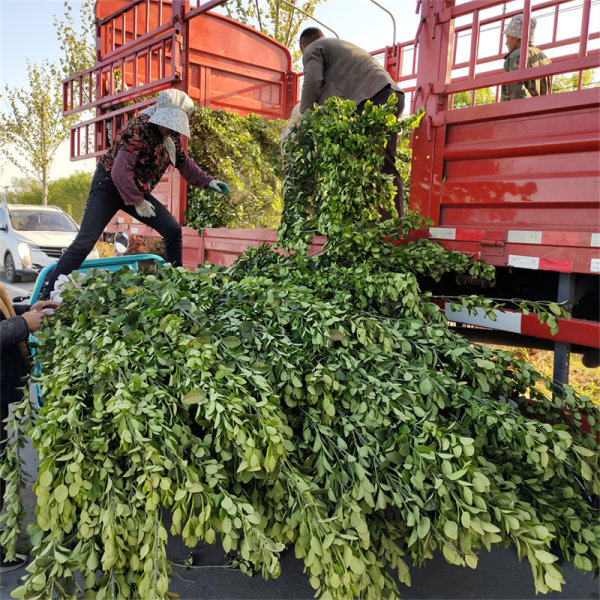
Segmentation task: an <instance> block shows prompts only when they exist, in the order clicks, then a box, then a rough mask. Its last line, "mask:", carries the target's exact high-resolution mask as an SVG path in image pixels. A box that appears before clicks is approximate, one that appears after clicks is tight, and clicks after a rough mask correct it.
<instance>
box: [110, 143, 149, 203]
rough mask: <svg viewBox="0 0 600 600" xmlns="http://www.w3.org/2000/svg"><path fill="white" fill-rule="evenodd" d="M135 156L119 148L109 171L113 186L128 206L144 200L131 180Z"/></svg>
mask: <svg viewBox="0 0 600 600" xmlns="http://www.w3.org/2000/svg"><path fill="white" fill-rule="evenodd" d="M136 161H137V156H136V155H135V154H133V153H132V152H128V151H127V150H119V152H117V156H116V157H115V162H114V164H113V166H112V169H111V171H110V176H111V178H112V180H113V183H114V184H115V187H116V188H117V190H118V191H119V194H121V198H123V202H124V203H125V204H128V205H130V206H135V205H139V204H141V203H142V202H143V201H144V194H143V193H142V192H141V191H140V190H139V189H138V187H137V186H136V185H135V182H134V180H133V168H134V167H135V163H136Z"/></svg>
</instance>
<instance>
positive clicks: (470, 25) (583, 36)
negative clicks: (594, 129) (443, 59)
mask: <svg viewBox="0 0 600 600" xmlns="http://www.w3.org/2000/svg"><path fill="white" fill-rule="evenodd" d="M506 4H507V3H506V2H505V1H504V0H476V1H472V2H466V3H463V4H456V5H455V3H454V0H444V3H443V5H442V3H440V5H441V6H442V8H441V10H439V11H438V12H433V14H432V17H433V18H431V17H430V18H429V19H428V20H427V21H426V22H425V21H424V22H422V25H421V28H423V27H425V29H426V31H427V33H428V34H429V37H430V38H431V39H434V38H435V37H436V36H442V35H445V36H447V37H448V40H447V43H448V45H449V47H450V48H451V57H450V58H451V60H450V64H449V67H448V69H447V71H445V72H444V73H441V74H440V73H438V74H436V76H435V77H432V76H431V74H428V76H427V75H426V76H425V77H424V78H423V80H424V81H426V82H427V84H426V85H421V87H420V89H419V90H418V91H419V93H418V94H417V95H415V97H414V98H413V103H412V105H411V106H412V110H413V111H414V110H416V109H417V108H420V107H421V106H422V105H423V104H425V103H426V99H427V97H429V95H431V94H433V95H436V96H438V98H439V102H438V110H439V108H441V104H440V103H441V101H442V99H443V97H449V103H448V106H447V110H452V109H453V108H462V107H454V102H453V97H454V96H455V95H456V94H459V93H461V92H473V93H472V94H471V98H470V105H471V106H475V105H476V104H477V103H478V102H477V100H478V99H477V98H476V95H475V93H474V92H475V91H476V90H481V89H485V88H491V89H492V90H493V93H492V95H493V100H494V101H498V99H499V92H500V88H501V86H502V85H506V84H509V83H515V82H518V81H523V80H531V79H536V78H540V77H552V78H553V77H555V76H557V75H564V74H572V73H577V82H576V85H575V86H574V90H580V89H582V88H583V87H584V86H583V82H582V73H583V72H584V71H587V70H592V69H596V68H598V67H600V30H599V29H598V26H597V25H596V29H595V30H591V29H590V15H591V9H592V0H582V2H581V4H580V5H577V6H573V2H572V0H547V1H545V2H537V3H535V2H532V1H531V0H524V2H523V8H522V9H516V10H510V11H505V12H499V11H500V10H502V9H505V8H506ZM436 6H437V5H436ZM518 14H523V31H524V32H527V31H528V23H529V21H530V18H531V17H535V18H536V19H537V31H536V39H537V38H539V40H540V41H539V43H538V42H536V47H537V48H539V49H540V50H542V51H543V52H544V53H546V54H547V56H548V57H549V58H550V59H551V60H552V64H551V65H544V66H540V67H534V68H526V67H525V57H526V53H522V55H521V63H520V67H521V68H520V69H519V70H518V71H512V72H510V73H504V70H503V68H502V61H503V59H504V56H505V54H506V51H505V50H504V49H503V48H504V46H503V45H504V35H503V31H504V29H505V27H506V26H507V25H508V23H509V22H510V20H511V19H512V18H513V17H514V16H515V15H518ZM565 14H568V16H569V19H568V20H569V21H570V22H571V24H572V25H571V27H570V30H569V32H568V34H565V33H564V27H559V20H560V22H561V23H563V22H564V21H565ZM465 21H468V22H465ZM421 28H420V29H421ZM573 30H575V31H576V32H577V35H573V34H572V31H573ZM561 33H562V35H560V34H561ZM526 42H527V40H525V41H524V44H526ZM444 108H445V107H444ZM428 112H430V113H431V111H428Z"/></svg>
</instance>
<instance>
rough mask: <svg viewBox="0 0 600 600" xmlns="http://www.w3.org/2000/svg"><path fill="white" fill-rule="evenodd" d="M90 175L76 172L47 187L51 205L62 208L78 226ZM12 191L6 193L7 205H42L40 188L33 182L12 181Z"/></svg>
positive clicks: (26, 180)
mask: <svg viewBox="0 0 600 600" xmlns="http://www.w3.org/2000/svg"><path fill="white" fill-rule="evenodd" d="M91 181H92V175H91V174H90V173H84V172H81V171H78V172H76V173H74V174H73V175H70V176H69V177H61V178H60V179H57V180H56V181H52V182H50V184H49V185H48V196H49V197H50V198H51V199H52V204H54V205H55V206H58V207H60V208H62V209H63V210H64V211H65V212H66V213H68V214H69V215H71V216H72V217H73V219H74V220H75V221H76V222H77V223H78V224H79V223H81V219H82V218H83V211H84V209H85V204H86V202H87V197H88V194H89V191H90V184H91ZM12 187H13V190H12V191H10V192H7V194H6V201H7V203H9V204H42V188H41V186H40V185H39V184H38V183H37V182H36V181H34V180H31V179H20V180H13V183H12Z"/></svg>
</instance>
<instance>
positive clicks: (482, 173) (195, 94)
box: [63, 0, 600, 382]
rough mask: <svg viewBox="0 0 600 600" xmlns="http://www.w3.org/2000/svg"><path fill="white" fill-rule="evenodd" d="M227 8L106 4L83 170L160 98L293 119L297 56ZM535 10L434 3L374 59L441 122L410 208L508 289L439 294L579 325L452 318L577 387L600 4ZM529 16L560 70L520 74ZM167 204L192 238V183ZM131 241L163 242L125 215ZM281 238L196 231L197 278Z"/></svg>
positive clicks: (530, 2) (591, 242)
mask: <svg viewBox="0 0 600 600" xmlns="http://www.w3.org/2000/svg"><path fill="white" fill-rule="evenodd" d="M225 1H226V0H211V1H205V2H202V3H200V0H198V1H197V2H195V1H193V0H171V1H167V0H131V1H128V0H98V2H97V5H96V14H97V17H98V21H97V61H96V64H95V65H94V67H92V68H91V69H88V70H87V71H84V72H82V73H78V74H77V75H74V76H73V77H71V78H69V79H67V80H65V81H64V82H63V85H64V113H65V114H72V113H75V112H78V111H83V110H85V109H94V110H95V111H96V116H95V117H94V118H93V119H91V120H88V121H86V122H83V123H80V124H79V125H76V126H74V127H73V129H72V131H71V158H72V159H73V160H77V159H82V158H89V157H93V156H100V155H101V154H102V153H103V152H104V151H105V150H106V148H107V146H108V144H109V143H110V139H111V135H112V133H113V132H114V131H116V129H117V128H118V127H119V126H120V125H121V124H122V123H123V122H124V121H125V120H126V119H128V118H130V117H131V116H132V115H135V114H137V112H138V111H139V110H140V109H143V108H145V107H146V106H147V105H148V101H147V100H144V97H146V96H147V95H148V94H149V93H151V92H155V91H158V90H161V89H165V88H168V87H172V86H173V87H177V88H179V89H182V90H184V91H185V92H187V93H188V94H189V95H190V96H191V97H192V98H193V99H194V100H195V101H196V102H198V103H199V104H201V105H205V106H211V107H214V108H220V109H224V110H229V111H233V112H236V113H239V114H241V115H245V114H247V113H248V112H254V113H257V114H259V115H262V116H263V117H265V118H267V119H268V118H287V117H288V116H289V114H290V112H291V109H292V107H293V106H294V104H295V103H296V102H297V100H298V96H299V75H298V74H297V73H294V72H293V70H292V60H291V57H290V53H289V51H288V49H287V48H285V47H284V46H282V45H281V44H279V43H278V42H277V41H275V40H273V39H271V38H269V37H267V36H265V35H263V34H261V33H259V32H257V31H255V30H253V29H251V28H249V27H247V26H245V25H242V24H240V23H237V22H235V21H232V20H230V19H228V18H226V17H223V16H220V15H217V14H214V13H211V12H208V11H210V9H212V8H215V7H216V6H218V5H221V4H224V2H225ZM521 4H522V5H521V6H519V7H517V8H514V5H515V3H514V2H511V3H507V2H505V1H503V0H471V1H465V2H459V1H457V0H418V2H416V3H415V6H416V8H417V11H419V10H420V15H421V20H420V25H419V27H418V30H417V32H416V36H415V39H414V40H410V41H408V42H403V43H394V44H393V45H392V46H387V47H385V48H382V49H380V50H377V51H375V52H373V55H374V56H375V57H376V58H378V59H379V60H381V62H382V64H383V65H384V67H385V68H386V69H387V70H388V72H389V73H390V74H391V75H392V77H394V79H395V80H396V81H398V82H399V83H400V85H401V86H402V88H403V89H404V90H405V91H406V93H407V95H408V97H409V98H410V106H411V110H413V111H414V110H418V109H419V108H425V111H426V113H425V116H424V118H423V119H422V121H421V125H420V127H419V129H417V130H416V131H415V132H414V135H413V140H412V149H413V160H412V171H411V193H410V208H411V209H412V210H416V211H418V212H419V213H420V214H421V215H423V216H425V217H429V218H430V219H432V221H433V223H434V226H433V227H430V228H429V231H428V235H429V237H431V238H432V239H434V240H437V241H439V242H440V243H442V244H443V245H444V246H445V247H447V248H449V249H454V250H461V251H464V252H468V253H470V254H473V255H474V256H475V257H477V258H481V259H482V260H484V261H485V262H488V263H490V264H493V265H495V266H496V268H497V278H496V281H495V285H494V287H491V288H487V289H485V288H484V289H482V288H481V287H479V286H478V282H473V281H464V280H451V281H450V280H444V281H442V282H441V284H439V285H437V286H434V287H432V289H433V291H434V292H435V293H439V294H440V295H458V294H464V293H484V294H486V295H488V296H490V297H494V298H500V299H510V298H521V299H527V300H552V301H558V302H566V305H565V306H566V307H567V308H568V309H569V311H570V312H571V313H572V318H571V319H568V320H567V319H561V320H560V322H559V331H558V333H557V334H556V335H554V336H553V335H552V334H551V333H550V331H549V329H548V327H547V326H545V325H542V324H540V323H539V321H538V320H537V317H535V316H534V315H525V314H522V313H520V312H517V311H515V312H508V311H507V312H499V313H498V314H497V319H496V320H495V321H492V320H490V319H489V318H487V317H485V315H484V314H483V312H482V313H481V314H478V315H469V314H466V313H464V312H459V313H455V312H453V311H452V310H451V309H450V304H449V303H446V304H445V310H446V314H447V316H448V318H449V319H450V320H451V321H453V322H455V323H457V327H458V328H459V329H460V330H461V331H462V332H463V333H465V334H467V335H468V336H469V337H471V338H473V339H478V340H480V341H487V342H493V343H506V344H511V345H518V346H525V347H540V348H552V349H554V351H555V379H556V380H557V381H558V382H563V381H566V380H567V378H568V365H569V353H570V351H577V352H582V353H583V354H584V363H585V364H587V366H597V365H598V364H600V350H599V349H600V318H599V311H600V308H599V307H600V298H599V274H600V154H599V150H600V88H598V87H591V86H589V87H586V85H585V83H586V81H587V80H588V79H589V77H588V76H587V75H589V73H590V72H591V73H594V71H593V70H594V69H596V68H598V67H599V66H600V42H599V40H600V30H599V29H598V25H597V24H596V26H595V28H594V27H593V26H592V23H594V22H596V23H598V22H600V19H596V20H595V21H594V19H593V14H592V13H593V10H594V7H593V6H592V1H591V0H581V2H578V3H575V4H574V3H573V2H572V1H567V0H523V2H522V3H521ZM507 9H508V10H507ZM520 13H522V14H523V19H524V25H525V27H524V30H526V26H527V23H528V22H529V20H530V18H532V17H533V18H536V20H537V38H538V43H537V44H536V45H537V46H538V47H539V48H540V49H541V50H543V51H544V52H545V53H546V54H547V55H548V56H549V57H550V58H551V60H552V64H549V65H544V66H540V67H534V68H528V69H526V70H525V69H521V70H519V71H513V72H509V73H505V72H504V70H503V67H502V60H503V55H504V52H503V44H504V39H503V35H502V32H503V30H504V28H505V26H506V25H507V24H508V22H509V21H510V20H511V18H512V17H513V16H514V15H516V14H520ZM522 66H523V65H522ZM566 74H568V75H569V76H570V79H571V80H572V81H573V82H574V84H573V89H571V90H570V91H564V92H562V93H552V94H550V95H547V96H540V97H534V98H526V99H521V100H512V101H510V102H499V101H498V100H499V97H500V94H499V90H500V86H501V85H503V84H509V83H514V82H518V81H523V80H530V79H535V78H538V77H552V78H554V79H555V78H561V77H562V78H563V80H564V78H565V76H566ZM477 90H485V94H483V95H480V93H479V92H477ZM482 97H483V98H485V100H486V101H487V103H485V104H481V103H480V99H481V98H482ZM465 98H466V99H467V101H465ZM125 101H128V104H129V105H128V106H127V105H126V106H124V105H123V103H124V102H125ZM131 101H134V102H135V101H137V103H135V104H133V105H132V104H131ZM155 193H156V195H157V197H159V198H160V199H161V200H162V201H164V203H165V204H166V205H167V207H168V208H169V210H170V211H171V212H172V213H173V214H174V215H175V216H176V218H178V219H179V221H180V222H181V223H183V222H184V212H185V200H186V187H185V182H183V184H182V180H181V179H180V178H179V176H178V174H177V171H175V170H170V171H168V172H167V175H166V176H165V177H164V178H163V180H162V181H161V183H160V184H159V186H158V188H157V189H156V190H155ZM117 230H129V231H130V232H132V233H139V234H145V235H149V234H153V232H152V231H151V230H149V229H147V228H145V227H144V226H142V225H141V224H139V223H137V222H135V221H134V220H132V218H131V217H129V216H127V215H124V214H119V215H118V216H117V217H116V218H115V220H114V221H113V222H112V223H111V225H109V227H108V228H107V231H109V232H115V231H117ZM275 238H276V232H274V231H267V230H259V229H243V230H240V229H237V230H236V229H205V230H204V231H203V232H202V235H200V236H199V235H198V232H197V231H196V230H192V229H190V228H186V227H184V264H186V266H189V267H195V266H196V265H197V264H198V263H204V262H205V261H211V262H213V263H218V264H224V265H228V264H231V263H232V262H233V260H235V258H236V257H237V256H238V255H239V254H240V253H241V252H243V251H244V249H245V248H247V247H248V246H258V245H259V244H261V243H263V242H265V241H266V242H272V241H275Z"/></svg>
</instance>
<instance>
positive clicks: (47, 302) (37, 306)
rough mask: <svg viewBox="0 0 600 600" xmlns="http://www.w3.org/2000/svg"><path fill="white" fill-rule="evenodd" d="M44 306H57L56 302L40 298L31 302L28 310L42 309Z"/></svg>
mask: <svg viewBox="0 0 600 600" xmlns="http://www.w3.org/2000/svg"><path fill="white" fill-rule="evenodd" d="M45 308H58V302H54V301H53V300H40V301H39V302H36V303H35V304H33V305H32V306H31V308H30V309H29V310H39V311H42V310H44V309H45Z"/></svg>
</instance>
